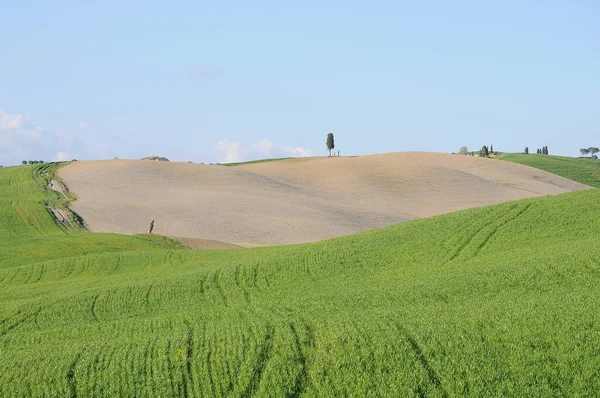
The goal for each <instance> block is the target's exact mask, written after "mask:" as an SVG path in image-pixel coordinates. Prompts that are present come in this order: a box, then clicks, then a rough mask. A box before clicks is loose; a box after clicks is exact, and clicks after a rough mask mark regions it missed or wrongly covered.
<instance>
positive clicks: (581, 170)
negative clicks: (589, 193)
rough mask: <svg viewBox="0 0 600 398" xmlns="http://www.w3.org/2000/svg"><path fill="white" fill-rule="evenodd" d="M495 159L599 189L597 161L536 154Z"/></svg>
mask: <svg viewBox="0 0 600 398" xmlns="http://www.w3.org/2000/svg"><path fill="white" fill-rule="evenodd" d="M497 158H498V159H502V160H506V161H508V162H514V163H519V164H523V165H525V166H530V167H535V168H536V169H540V170H544V171H547V172H549V173H552V174H556V175H559V176H561V177H564V178H568V179H569V180H573V181H577V182H580V183H582V184H585V185H588V186H590V187H594V188H600V161H598V159H592V158H571V157H567V156H554V155H538V154H528V155H525V154H523V153H502V154H499V155H498V157H497Z"/></svg>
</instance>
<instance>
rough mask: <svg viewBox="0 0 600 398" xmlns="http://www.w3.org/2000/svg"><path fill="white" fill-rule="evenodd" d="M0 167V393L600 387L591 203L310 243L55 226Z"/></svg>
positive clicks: (30, 188) (582, 198) (578, 198)
mask: <svg viewBox="0 0 600 398" xmlns="http://www.w3.org/2000/svg"><path fill="white" fill-rule="evenodd" d="M40 171H41V170H40V168H39V166H38V167H35V166H31V167H30V166H24V167H13V168H6V169H4V170H0V216H1V217H0V235H1V236H0V237H1V238H2V246H0V252H1V253H2V254H1V255H0V396H2V397H5V396H6V397H11V396H15V397H17V396H70V397H75V396H81V397H83V396H85V397H89V396H183V397H192V396H360V397H362V396H440V397H443V396H456V395H461V396H462V395H465V396H478V397H479V396H553V395H561V396H565V395H566V396H573V395H588V396H591V395H595V394H596V393H597V391H600V355H598V353H599V352H600V312H599V311H598V310H597V309H598V308H600V244H599V243H600V224H599V223H598V222H594V220H597V218H598V214H599V213H600V190H589V191H581V192H576V193H571V194H566V195H561V196H556V197H544V198H538V199H534V200H523V201H518V202H512V203H507V204H503V205H497V206H491V207H487V208H481V209H474V210H468V211H462V212H457V213H453V214H449V215H445V216H439V217H434V218H430V219H424V220H417V221H413V222H408V223H404V224H400V225H397V226H393V227H390V228H386V229H382V230H375V231H369V232H366V233H361V234H358V235H353V236H348V237H342V238H337V239H332V240H328V241H324V242H319V243H314V244H307V245H297V246H287V247H272V248H260V249H252V250H238V251H191V250H184V249H181V248H178V247H177V246H176V245H175V244H173V243H171V242H170V241H167V240H163V239H160V238H158V237H153V238H152V239H150V238H149V237H145V238H142V237H127V236H118V235H111V234H92V233H88V232H85V231H73V230H71V231H68V230H66V229H65V228H63V227H61V226H60V225H57V224H56V223H54V222H53V220H52V218H51V217H50V214H49V213H48V211H47V210H46V209H45V207H44V205H43V204H44V203H45V202H46V201H48V200H52V199H53V198H54V200H55V199H56V197H57V196H54V197H53V196H52V195H56V194H55V193H54V192H52V191H48V190H47V189H46V188H45V181H44V180H43V178H42V177H40Z"/></svg>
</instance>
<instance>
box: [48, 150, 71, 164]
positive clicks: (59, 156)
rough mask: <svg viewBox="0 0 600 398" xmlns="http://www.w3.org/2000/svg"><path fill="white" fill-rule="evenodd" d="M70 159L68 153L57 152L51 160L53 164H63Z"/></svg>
mask: <svg viewBox="0 0 600 398" xmlns="http://www.w3.org/2000/svg"><path fill="white" fill-rule="evenodd" d="M71 159H72V158H71V157H70V156H69V154H68V153H66V152H58V153H57V154H56V155H54V157H53V158H52V161H53V162H64V161H67V160H71Z"/></svg>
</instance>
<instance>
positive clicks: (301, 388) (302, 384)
mask: <svg viewBox="0 0 600 398" xmlns="http://www.w3.org/2000/svg"><path fill="white" fill-rule="evenodd" d="M303 326H304V328H305V329H306V332H307V335H308V342H305V343H302V342H301V341H300V336H299V335H298V331H297V330H296V325H295V324H294V323H293V322H290V330H291V332H292V336H293V338H294V348H295V350H296V355H297V358H298V362H299V363H300V366H301V369H300V373H299V374H298V376H296V380H295V382H294V389H293V392H292V394H291V395H290V396H291V397H294V398H297V397H300V396H301V395H302V394H303V393H304V392H305V391H306V389H307V387H308V384H309V380H308V363H307V362H308V361H307V359H306V354H305V353H304V350H303V346H306V345H308V346H309V347H310V348H314V336H313V334H312V332H311V331H310V328H309V327H308V325H306V324H305V323H304V324H303Z"/></svg>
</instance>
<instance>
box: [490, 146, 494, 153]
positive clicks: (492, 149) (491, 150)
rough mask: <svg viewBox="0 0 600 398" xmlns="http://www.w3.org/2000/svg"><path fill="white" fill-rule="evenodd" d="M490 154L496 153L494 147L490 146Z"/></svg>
mask: <svg viewBox="0 0 600 398" xmlns="http://www.w3.org/2000/svg"><path fill="white" fill-rule="evenodd" d="M490 153H494V145H490Z"/></svg>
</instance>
